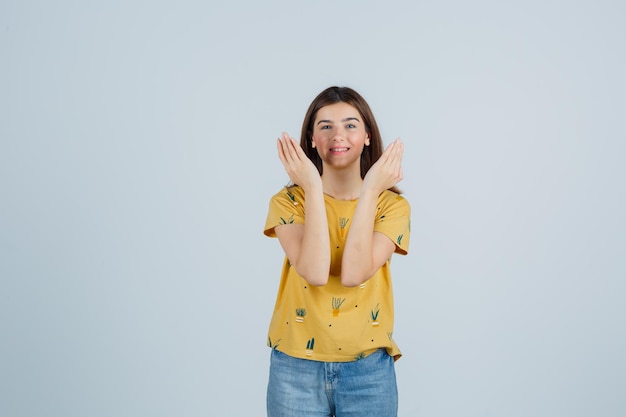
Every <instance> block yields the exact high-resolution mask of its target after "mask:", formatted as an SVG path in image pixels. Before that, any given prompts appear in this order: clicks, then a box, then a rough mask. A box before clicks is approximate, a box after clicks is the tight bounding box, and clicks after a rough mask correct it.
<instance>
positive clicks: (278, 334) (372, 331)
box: [264, 186, 411, 362]
mask: <svg viewBox="0 0 626 417" xmlns="http://www.w3.org/2000/svg"><path fill="white" fill-rule="evenodd" d="M324 201H325V203H326V214H327V216H328V229H329V234H330V242H331V249H332V252H331V262H330V276H329V279H328V284H326V285H324V286H317V287H316V286H312V285H310V284H309V283H308V282H307V281H306V280H305V279H304V278H302V277H301V276H300V275H298V273H297V272H296V270H295V268H293V267H292V266H291V264H290V263H289V260H288V259H287V258H286V257H285V260H284V263H283V268H282V272H281V279H280V285H279V287H278V295H277V298H276V305H275V307H274V313H273V315H272V320H271V323H270V327H269V334H268V346H270V347H271V348H273V349H276V350H279V351H281V352H283V353H285V354H287V355H289V356H293V357H296V358H303V359H311V360H318V361H323V362H349V361H354V360H358V359H361V358H364V357H365V356H367V355H368V354H370V353H371V352H373V351H375V350H376V349H379V348H385V349H386V350H387V352H388V353H389V354H390V355H391V356H393V357H394V358H395V359H396V360H397V359H398V358H399V357H400V355H401V353H400V350H399V349H398V346H397V345H396V343H395V341H394V340H393V337H392V334H393V314H394V308H393V291H392V285H391V273H390V270H389V262H390V261H389V260H388V261H387V262H386V263H385V264H384V265H383V266H382V267H381V268H380V269H379V270H378V271H377V272H376V274H374V276H373V277H372V278H370V279H369V280H368V281H366V282H365V283H363V284H362V285H361V286H358V287H354V288H350V287H345V286H343V285H342V284H341V279H340V276H341V257H342V254H343V248H344V245H345V242H346V237H347V235H348V233H349V230H350V221H351V219H352V216H353V214H354V210H355V208H356V205H357V202H358V200H351V201H342V200H336V199H334V198H332V197H330V196H328V195H325V196H324ZM305 206H306V201H305V198H304V191H303V190H302V188H301V187H299V186H293V187H288V188H283V189H282V190H281V191H280V192H278V193H277V194H276V195H274V196H273V197H272V199H271V200H270V205H269V212H268V215H267V220H266V223H265V229H264V233H265V235H266V236H269V237H276V234H275V232H274V227H276V226H278V225H282V224H289V223H300V224H304V214H305ZM376 210H377V213H376V220H375V224H374V231H376V232H380V233H383V234H385V235H386V236H388V237H389V238H390V239H391V240H392V241H393V242H395V244H396V250H395V252H396V253H398V254H402V255H406V253H407V251H408V246H409V237H410V214H411V208H410V206H409V203H408V201H407V200H406V199H405V198H404V197H402V196H401V195H398V194H396V193H394V192H392V191H385V192H383V193H382V194H381V195H380V196H379V197H378V204H377V209H376Z"/></svg>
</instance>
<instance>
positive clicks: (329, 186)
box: [322, 167, 363, 200]
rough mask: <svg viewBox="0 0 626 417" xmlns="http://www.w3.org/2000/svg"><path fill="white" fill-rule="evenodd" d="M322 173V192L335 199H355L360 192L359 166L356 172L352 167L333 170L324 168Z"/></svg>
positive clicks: (361, 181) (361, 180)
mask: <svg viewBox="0 0 626 417" xmlns="http://www.w3.org/2000/svg"><path fill="white" fill-rule="evenodd" d="M326 168H327V167H324V173H323V174H322V187H323V189H324V193H325V194H328V195H329V196H331V197H333V198H335V199H337V200H356V199H357V198H359V195H360V194H361V184H363V179H362V178H361V173H360V167H357V168H359V170H358V171H356V173H355V172H354V171H355V170H354V169H345V170H333V169H326Z"/></svg>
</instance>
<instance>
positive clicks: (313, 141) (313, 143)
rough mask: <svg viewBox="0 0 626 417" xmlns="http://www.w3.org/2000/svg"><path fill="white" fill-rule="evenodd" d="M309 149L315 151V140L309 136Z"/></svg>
mask: <svg viewBox="0 0 626 417" xmlns="http://www.w3.org/2000/svg"><path fill="white" fill-rule="evenodd" d="M311 148H313V149H315V140H314V139H313V136H311Z"/></svg>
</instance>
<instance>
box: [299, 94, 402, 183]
mask: <svg viewBox="0 0 626 417" xmlns="http://www.w3.org/2000/svg"><path fill="white" fill-rule="evenodd" d="M336 103H347V104H349V105H351V106H352V107H354V108H355V109H357V111H358V112H359V113H360V115H361V117H362V118H363V123H364V124H365V131H366V132H367V133H368V135H369V138H370V144H369V146H365V147H364V148H363V152H362V153H361V178H364V177H365V174H367V171H369V169H370V168H371V167H372V165H373V164H374V163H375V162H376V161H378V158H380V155H382V153H383V150H384V149H383V140H382V137H381V135H380V130H379V129H378V125H377V124H376V119H375V118H374V114H373V113H372V110H371V109H370V106H369V104H367V101H365V99H364V98H363V97H362V96H361V95H360V94H359V93H357V92H356V91H354V90H353V89H351V88H350V87H337V86H333V87H328V88H327V89H325V90H324V91H322V92H321V93H319V94H318V95H317V97H315V99H314V100H313V102H312V103H311V105H310V106H309V109H308V110H307V112H306V115H305V116H304V121H303V122H302V132H301V134H300V146H301V147H302V149H303V150H304V153H305V154H306V155H307V156H308V157H309V159H310V160H311V161H313V164H315V166H316V167H317V170H318V171H319V173H320V175H322V171H323V165H322V158H320V156H319V154H318V153H317V150H316V149H315V148H313V145H312V140H313V123H315V117H316V115H317V112H318V110H319V109H321V108H322V107H325V106H328V105H331V104H336ZM390 190H391V191H394V192H396V193H398V194H399V193H400V190H398V189H397V188H396V187H392V188H390Z"/></svg>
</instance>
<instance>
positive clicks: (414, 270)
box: [0, 0, 626, 417]
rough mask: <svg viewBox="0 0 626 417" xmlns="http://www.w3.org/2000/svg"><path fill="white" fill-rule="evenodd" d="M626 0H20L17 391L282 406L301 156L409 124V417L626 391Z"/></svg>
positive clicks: (216, 410)
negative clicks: (331, 138) (346, 93)
mask: <svg viewBox="0 0 626 417" xmlns="http://www.w3.org/2000/svg"><path fill="white" fill-rule="evenodd" d="M625 12H626V7H625V6H624V4H623V3H622V2H617V1H608V0H607V1H593V2H592V1H584V0H583V1H574V2H568V1H533V0H531V1H528V0H526V1H519V0H518V1H510V2H498V1H475V2H465V1H442V2H427V1H406V2H396V1H384V2H383V1H376V2H374V1H319V2H301V1H268V2H255V1H247V2H246V1H244V2H231V3H226V2H220V3H218V2H206V1H188V0H183V1H176V2H174V1H171V2H165V1H156V2H150V1H106V2H105V1H98V2H96V1H54V2H52V1H50V2H48V1H6V0H5V1H0V199H1V203H0V338H1V343H0V415H2V416H7V417H8V416H11V417H13V416H15V417H18V416H19V417H27V416H28V417H31V416H63V417H73V416H76V417H79V416H80V417H84V416H90V417H105V416H107V417H108V416H116V417H125V416H152V417H157V416H188V417H192V416H264V415H265V388H266V383H267V371H268V365H269V352H270V351H269V349H268V348H267V347H266V346H265V343H266V331H267V326H268V324H269V319H270V315H271V311H272V308H273V304H274V299H275V295H276V290H277V286H278V278H279V272H280V271H279V270H280V264H281V261H282V256H283V255H282V251H281V249H280V246H279V244H278V241H276V240H272V239H268V238H266V237H264V236H263V235H262V229H263V225H264V222H265V216H266V214H267V203H268V201H269V198H270V196H271V195H272V194H274V193H275V192H276V191H278V190H279V189H280V187H282V186H283V185H284V184H285V183H286V182H287V180H288V178H287V176H286V174H285V172H284V171H283V169H282V166H281V164H280V162H279V160H278V158H277V155H276V147H275V139H276V138H277V137H278V136H279V135H280V133H281V132H282V131H283V130H285V131H287V132H289V133H291V134H292V135H293V136H296V137H298V136H299V130H300V124H301V122H302V118H303V116H304V113H305V111H306V108H307V107H308V105H309V103H310V101H311V100H312V99H313V98H314V97H315V95H317V93H318V92H320V91H321V90H322V89H324V88H326V87H328V86H330V85H335V84H336V85H347V86H351V87H353V88H355V89H356V90H358V91H359V92H360V93H361V94H362V95H363V96H364V97H365V98H366V99H367V100H368V101H369V103H370V105H371V107H372V109H373V111H374V114H375V115H376V117H377V120H378V123H379V125H380V127H381V130H382V132H383V135H384V138H385V143H389V142H391V140H393V139H394V138H395V137H401V138H402V139H403V140H404V142H405V156H404V174H405V180H404V181H403V182H402V183H400V188H402V189H403V191H404V193H405V196H406V197H407V198H408V199H409V201H410V202H411V205H412V209H413V211H412V241H411V244H410V253H409V255H408V256H406V257H400V256H396V257H394V259H393V268H394V285H395V291H396V317H397V319H396V329H395V333H394V336H395V337H396V340H397V341H398V343H399V345H400V347H401V349H402V351H403V353H404V356H403V357H402V359H400V361H399V362H397V368H396V369H397V373H398V383H399V390H400V416H403V417H422V416H424V417H461V416H462V417H488V416H492V417H529V416H532V417H555V416H568V417H588V416H602V417H618V416H623V415H626V400H625V399H624V392H626V363H625V359H624V357H625V356H624V352H626V335H625V328H624V317H626V307H625V305H624V295H625V294H626V284H625V280H624V279H625V278H626V261H625V260H624V253H625V250H626V238H625V236H626V221H625V219H624V213H625V212H626V204H625V201H624V199H625V191H626V188H625V186H624V183H625V178H626V170H625V169H624V162H623V160H624V155H625V154H626V145H625V142H624V141H625V139H626V135H625V128H624V117H625V114H626V101H625V93H626V83H625V81H624V74H625V73H626V65H625V63H626V59H625V55H626V53H625V51H626V48H625V45H624V39H626V30H625V29H624V19H625V18H626V13H625Z"/></svg>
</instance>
